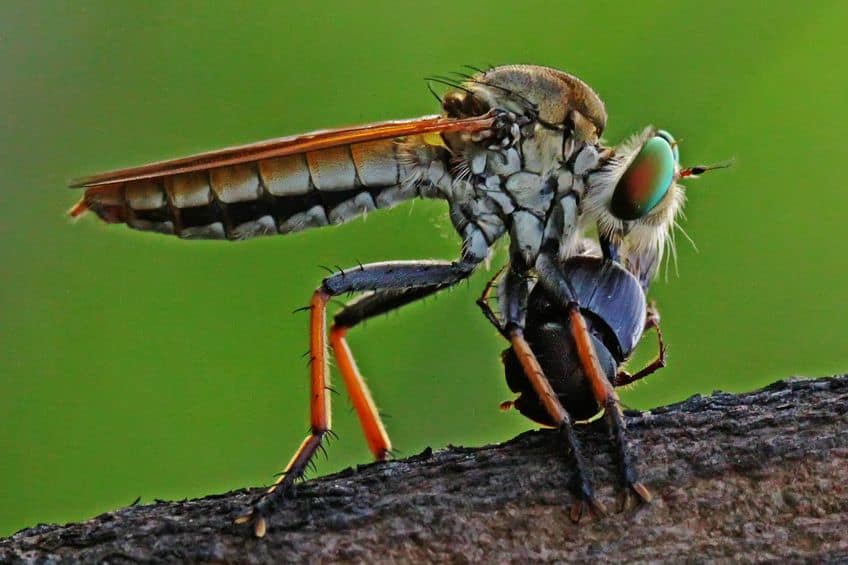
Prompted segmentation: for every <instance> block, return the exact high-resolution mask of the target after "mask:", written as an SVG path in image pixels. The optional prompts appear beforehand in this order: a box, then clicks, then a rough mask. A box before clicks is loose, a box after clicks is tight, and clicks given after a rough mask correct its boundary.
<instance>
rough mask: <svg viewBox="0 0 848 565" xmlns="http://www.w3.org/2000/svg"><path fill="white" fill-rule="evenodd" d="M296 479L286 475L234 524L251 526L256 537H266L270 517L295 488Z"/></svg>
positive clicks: (291, 475) (234, 521)
mask: <svg viewBox="0 0 848 565" xmlns="http://www.w3.org/2000/svg"><path fill="white" fill-rule="evenodd" d="M295 478H296V476H295V475H293V474H289V473H284V474H283V475H282V476H281V477H280V479H279V480H278V481H277V482H276V483H275V484H274V485H272V486H271V487H269V488H268V490H266V491H265V493H264V494H263V495H262V496H260V497H259V498H258V499H256V500H255V501H254V502H253V504H252V505H251V507H250V510H249V511H248V512H247V513H245V514H242V515H241V516H239V517H237V518H236V519H235V520H233V523H235V524H250V525H251V526H252V527H253V533H254V535H255V536H256V537H258V538H261V537H265V532H266V531H267V530H268V515H269V514H271V513H272V512H273V511H274V509H275V508H276V507H277V505H278V504H279V503H280V501H281V500H284V499H285V498H286V495H287V494H288V493H289V492H290V491H291V489H292V488H293V487H294V481H295Z"/></svg>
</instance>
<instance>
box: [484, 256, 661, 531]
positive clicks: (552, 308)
mask: <svg viewBox="0 0 848 565" xmlns="http://www.w3.org/2000/svg"><path fill="white" fill-rule="evenodd" d="M596 248H597V244H595V243H594V242H593V241H591V240H586V241H585V243H584V251H582V252H581V253H580V254H578V255H573V256H571V257H569V258H568V259H566V260H565V261H564V262H563V263H562V264H561V273H562V275H563V278H564V279H565V280H566V281H568V283H569V284H570V285H571V288H572V289H573V290H574V293H575V295H576V297H577V301H578V303H579V315H578V310H573V309H563V308H561V307H558V305H557V304H556V301H555V300H553V298H552V297H551V296H550V294H549V293H548V291H547V290H546V289H545V288H544V286H542V285H538V284H537V285H535V286H534V287H533V290H532V291H531V293H530V296H529V299H528V301H527V305H526V312H527V314H526V322H525V327H524V336H525V339H526V341H527V344H528V345H529V347H530V350H531V351H532V353H533V355H532V356H530V355H525V352H523V351H522V350H521V349H520V348H508V349H506V350H505V351H504V352H503V354H502V359H503V363H504V370H505V374H506V380H507V384H508V385H509V388H510V390H512V391H513V392H515V393H517V394H518V395H519V396H518V397H517V398H516V399H515V401H508V402H505V403H504V404H503V405H502V406H503V407H504V408H508V407H514V408H516V409H517V410H518V411H519V412H521V413H522V414H523V415H525V416H527V417H528V418H530V419H531V420H535V421H536V422H539V423H541V424H543V425H545V426H552V427H556V428H559V431H560V433H561V435H562V436H563V439H564V440H565V442H566V444H567V445H568V447H569V448H570V455H571V458H572V459H573V462H574V474H573V480H572V483H571V485H570V486H571V488H572V490H573V491H574V492H575V494H576V496H577V502H575V504H574V505H573V506H572V509H571V518H572V520H574V521H577V520H579V519H580V517H581V515H582V514H583V512H584V510H586V508H591V509H592V510H594V511H595V512H596V513H599V514H603V513H604V512H605V510H604V508H603V506H602V505H601V504H600V502H598V501H597V500H596V499H595V496H594V491H593V488H592V484H591V482H590V480H589V477H588V473H587V468H586V462H585V460H584V458H583V455H582V453H581V451H580V445H579V443H578V440H577V437H576V435H575V434H574V430H573V419H576V420H586V419H589V418H591V417H592V416H594V415H595V414H596V413H597V412H598V410H599V408H603V409H604V415H605V417H606V420H607V424H608V426H609V431H610V435H611V437H612V440H613V442H614V443H615V447H616V450H617V457H618V463H619V465H618V470H619V476H620V482H621V486H622V487H623V489H622V492H621V494H622V498H621V500H622V504H621V507H622V508H625V507H626V506H627V501H628V499H629V498H630V495H631V492H632V493H635V494H636V496H637V497H638V500H639V501H644V502H649V501H650V500H651V495H650V493H649V492H648V489H647V488H646V487H645V486H644V485H643V484H642V483H641V482H640V481H639V479H638V476H637V473H636V469H635V462H634V461H633V458H632V456H631V454H630V450H629V446H628V443H627V439H626V436H625V425H624V419H623V414H622V412H621V407H620V405H619V403H618V398H617V396H616V394H615V391H614V390H613V389H614V388H615V387H619V386H624V385H627V384H630V383H633V382H635V381H637V380H639V379H641V378H643V377H646V376H648V375H650V374H651V373H653V372H654V371H656V370H658V369H660V368H662V367H664V366H665V346H664V345H663V340H662V333H661V331H660V328H659V313H658V312H657V310H656V308H655V307H654V306H651V307H650V308H648V307H647V306H646V301H645V293H644V290H643V288H642V286H641V284H640V283H639V281H638V280H637V279H636V277H635V276H633V275H632V274H631V273H630V272H628V271H627V270H626V269H624V268H623V267H622V266H621V265H619V264H618V263H616V262H615V261H612V260H610V259H607V258H604V257H602V256H601V254H600V252H599V251H600V250H597V252H595V250H596ZM500 276H501V273H498V275H496V276H495V277H494V278H493V279H492V280H491V281H490V282H489V284H488V285H487V286H486V289H485V291H484V293H483V296H482V297H481V298H480V300H478V302H477V303H478V305H479V306H480V307H481V309H482V310H483V313H484V315H485V316H486V317H487V318H488V319H489V321H490V322H491V323H492V324H493V325H494V326H495V327H496V328H497V329H498V331H500V332H501V334H503V335H504V337H505V338H507V339H510V335H509V333H508V332H507V329H506V326H505V324H504V321H503V319H502V318H500V317H499V316H498V315H497V314H496V313H495V311H494V309H493V308H492V307H491V305H490V295H491V292H492V289H493V287H494V285H495V283H496V281H497V279H498V278H499V277H500ZM501 306H502V308H505V309H506V310H509V309H510V308H521V307H522V306H521V305H515V304H512V305H510V304H501ZM584 327H585V331H584ZM649 328H654V329H655V330H656V334H657V339H658V341H659V354H658V356H657V358H656V359H655V360H654V361H652V362H651V363H649V364H648V365H646V366H645V367H644V368H643V369H641V370H639V371H638V372H637V373H635V374H632V375H631V374H630V373H627V372H626V371H624V370H621V369H620V367H621V365H622V364H623V363H624V362H625V361H626V360H627V359H628V357H630V355H631V353H632V352H633V350H634V349H635V348H636V345H637V344H638V343H639V341H640V339H641V337H642V334H643V332H644V331H646V330H647V329H649ZM587 338H588V342H587V341H586V340H587ZM592 355H595V359H590V357H591V356H592ZM595 362H596V363H597V364H598V366H600V367H601V369H602V371H603V380H602V381H601V382H600V383H597V382H595V381H593V380H591V379H590V378H589V376H588V374H587V369H586V368H587V367H590V366H591V365H592V364H593V363H595ZM535 380H538V381H539V382H534V381H535ZM599 385H600V388H598V386H599ZM539 389H542V390H544V394H546V395H549V396H550V397H551V398H555V399H556V400H557V402H558V403H559V406H556V405H554V407H553V408H552V409H548V406H547V405H546V403H548V402H550V400H543V399H542V398H543V397H542V396H540V394H539V393H538V392H537V391H538V390H539ZM553 411H557V412H559V419H555V418H553V417H552V415H551V412H553Z"/></svg>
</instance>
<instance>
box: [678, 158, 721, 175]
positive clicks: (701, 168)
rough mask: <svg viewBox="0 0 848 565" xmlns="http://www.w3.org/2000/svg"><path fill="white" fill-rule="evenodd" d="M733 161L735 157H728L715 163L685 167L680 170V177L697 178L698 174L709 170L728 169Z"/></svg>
mask: <svg viewBox="0 0 848 565" xmlns="http://www.w3.org/2000/svg"><path fill="white" fill-rule="evenodd" d="M734 162H735V159H729V160H727V161H725V162H723V163H717V164H715V165H696V166H694V167H687V168H685V169H683V170H682V171H680V178H682V179H685V178H698V177H699V176H701V175H703V174H704V173H707V172H709V171H715V170H718V169H729V168H730V167H731V166H732V165H733V163H734Z"/></svg>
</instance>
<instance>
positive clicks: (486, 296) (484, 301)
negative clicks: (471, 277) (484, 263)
mask: <svg viewBox="0 0 848 565" xmlns="http://www.w3.org/2000/svg"><path fill="white" fill-rule="evenodd" d="M504 269H506V266H504V267H501V269H500V270H499V271H498V272H497V273H495V276H493V277H492V278H491V279H489V282H487V283H486V287H485V288H484V289H483V294H482V295H480V298H478V299H477V306H479V307H480V310H482V311H483V316H485V317H486V319H487V320H489V323H490V324H492V325H493V326H495V329H496V330H498V332H499V333H500V334H501V335H502V336H503V337H504V338H506V339H507V340H509V335H507V333H506V327H505V325H504V324H503V323H502V322H501V320H500V319H499V318H498V315H497V314H495V311H494V309H493V308H492V306H491V305H490V304H489V300H490V299H491V296H492V291H493V290H494V289H495V285H496V284H497V281H498V279H499V278H500V276H501V274H502V273H503V272H504Z"/></svg>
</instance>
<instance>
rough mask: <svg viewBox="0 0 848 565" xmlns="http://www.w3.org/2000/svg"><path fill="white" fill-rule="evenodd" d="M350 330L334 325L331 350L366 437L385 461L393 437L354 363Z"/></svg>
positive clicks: (378, 459) (378, 458)
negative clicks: (350, 345)
mask: <svg viewBox="0 0 848 565" xmlns="http://www.w3.org/2000/svg"><path fill="white" fill-rule="evenodd" d="M347 330H348V328H347V327H345V326H339V325H334V326H333V327H332V329H330V346H331V347H332V348H333V353H334V355H335V357H336V361H337V363H338V367H339V372H341V374H342V378H343V379H344V383H345V388H347V392H348V394H349V395H350V400H351V402H352V403H353V408H354V410H356V415H357V417H358V418H359V424H360V425H361V426H362V431H363V432H364V433H365V441H367V442H368V448H369V449H370V450H371V453H372V454H374V459H376V460H377V461H384V460H385V459H387V458H388V456H389V452H390V451H391V449H392V442H391V440H389V434H387V433H386V428H385V427H384V426H383V422H382V420H380V415H379V413H378V412H377V406H376V405H375V404H374V400H373V399H372V398H371V391H369V390H368V385H366V384H365V379H363V378H362V374H361V373H360V372H359V368H358V367H357V366H356V361H355V360H354V359H353V354H352V353H351V351H350V347H349V346H348V344H347V340H346V339H345V335H346V334H347Z"/></svg>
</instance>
